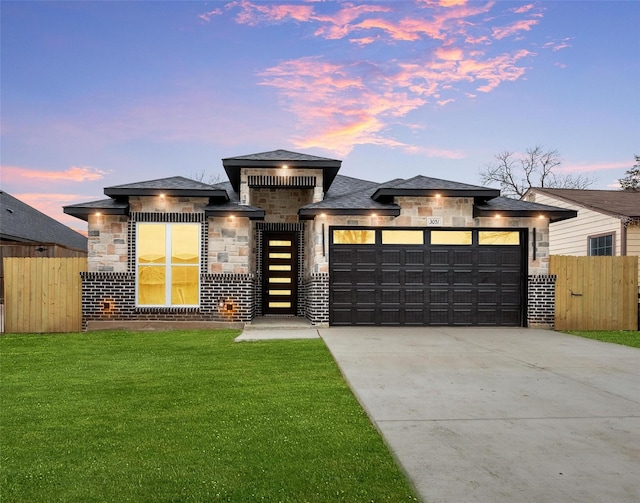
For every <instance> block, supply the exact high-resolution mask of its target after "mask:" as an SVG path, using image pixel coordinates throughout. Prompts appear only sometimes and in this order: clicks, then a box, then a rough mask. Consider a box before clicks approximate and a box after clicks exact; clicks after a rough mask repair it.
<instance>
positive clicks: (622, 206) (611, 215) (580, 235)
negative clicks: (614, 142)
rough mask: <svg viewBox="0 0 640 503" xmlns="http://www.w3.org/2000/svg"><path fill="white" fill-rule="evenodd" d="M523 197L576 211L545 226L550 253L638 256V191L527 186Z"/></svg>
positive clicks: (639, 227) (639, 224) (639, 231)
mask: <svg viewBox="0 0 640 503" xmlns="http://www.w3.org/2000/svg"><path fill="white" fill-rule="evenodd" d="M523 200H526V201H531V202H535V203H539V204H548V205H552V206H557V207H560V208H567V209H571V210H575V211H577V212H578V216H577V217H576V218H571V219H568V220H563V221H560V222H554V223H551V224H550V225H549V254H550V255H617V256H627V255H628V256H633V255H635V256H639V257H640V192H633V191H622V190H580V189H547V188H531V189H529V190H528V191H527V193H526V194H525V195H524V196H523ZM639 283H640V278H639Z"/></svg>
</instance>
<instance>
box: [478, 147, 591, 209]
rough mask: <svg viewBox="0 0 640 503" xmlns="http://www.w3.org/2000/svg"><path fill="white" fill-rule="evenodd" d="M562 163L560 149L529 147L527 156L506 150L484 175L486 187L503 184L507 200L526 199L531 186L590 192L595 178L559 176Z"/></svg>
mask: <svg viewBox="0 0 640 503" xmlns="http://www.w3.org/2000/svg"><path fill="white" fill-rule="evenodd" d="M561 164H562V159H561V157H560V153H559V152H558V151H557V150H556V149H552V150H551V149H550V150H545V149H544V148H543V147H542V145H536V146H535V147H532V148H528V149H527V150H525V151H524V153H516V152H510V151H507V150H505V151H504V152H501V153H499V154H497V155H496V156H495V162H493V163H491V164H487V165H486V166H485V167H484V169H483V170H482V171H481V172H480V181H481V183H482V185H499V186H500V192H501V194H502V195H503V196H507V197H518V198H520V197H522V196H523V195H524V194H525V192H527V190H529V188H531V187H547V188H562V189H586V188H588V187H590V186H591V185H593V183H594V182H595V180H594V179H591V178H589V177H587V176H583V175H577V176H575V175H559V174H557V173H556V172H555V171H554V170H556V168H558V167H559V166H560V165H561Z"/></svg>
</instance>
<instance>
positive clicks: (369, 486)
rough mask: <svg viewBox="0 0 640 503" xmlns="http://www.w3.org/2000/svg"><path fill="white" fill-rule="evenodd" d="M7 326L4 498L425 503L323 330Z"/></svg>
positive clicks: (0, 469) (1, 450)
mask: <svg viewBox="0 0 640 503" xmlns="http://www.w3.org/2000/svg"><path fill="white" fill-rule="evenodd" d="M237 333H238V332H237V331H231V330H226V331H211V332H204V331H174V332H153V333H148V332H147V333H129V332H94V333H83V334H60V335H44V336H43V335H5V336H2V337H0V365H1V367H0V372H1V375H0V378H1V379H0V386H1V388H0V428H1V429H0V435H1V437H0V438H1V445H0V463H1V465H0V475H1V477H0V483H1V493H0V501H2V502H3V503H8V502H18V501H20V502H29V503H37V502H47V501H51V502H83V503H88V502H109V501H113V502H116V501H117V502H126V501H135V502H145V501H147V502H154V503H155V502H206V501H233V502H243V503H245V502H255V501H269V502H271V501H273V502H278V501H282V502H296V503H302V502H332V501H344V502H374V501H375V502H378V501H380V502H382V501H388V502H394V503H398V502H403V501H417V499H416V497H415V493H414V491H413V490H412V488H411V487H410V485H409V483H408V482H407V481H406V478H405V477H404V475H403V473H402V472H401V470H400V469H399V468H398V467H397V465H396V464H395V462H394V460H393V458H392V456H391V455H390V453H389V451H388V449H387V448H386V446H385V445H384V443H383V441H382V439H381V438H380V436H379V434H378V433H377V431H376V430H375V428H374V427H373V426H372V425H371V423H370V422H369V420H368V418H367V416H366V414H365V413H364V412H363V411H362V409H361V408H360V406H359V404H358V403H357V401H356V400H355V399H354V397H353V395H352V394H351V392H350V390H349V389H348V387H347V386H346V384H345V382H344V380H343V378H342V376H341V375H340V372H339V370H338V368H337V366H336V365H335V363H334V362H333V359H332V358H331V355H330V354H329V352H328V350H327V349H326V347H325V346H324V344H323V342H322V341H321V340H297V341H291V340H289V341H273V342H255V343H241V344H240V343H234V342H233V338H234V337H235V336H236V335H237Z"/></svg>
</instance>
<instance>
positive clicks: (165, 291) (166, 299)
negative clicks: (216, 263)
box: [136, 223, 200, 306]
mask: <svg viewBox="0 0 640 503" xmlns="http://www.w3.org/2000/svg"><path fill="white" fill-rule="evenodd" d="M137 231H138V232H137V240H136V242H137V251H136V273H137V274H136V278H137V285H136V286H137V289H136V290H137V303H138V305H139V306H197V305H198V303H199V292H200V224H165V223H138V229H137Z"/></svg>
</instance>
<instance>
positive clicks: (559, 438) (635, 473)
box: [319, 327, 640, 503]
mask: <svg viewBox="0 0 640 503" xmlns="http://www.w3.org/2000/svg"><path fill="white" fill-rule="evenodd" d="M319 331H320V335H321V336H322V337H323V339H324V340H325V342H326V344H327V346H328V347H329V349H330V351H331V353H332V354H333V356H334V358H335V359H336V361H337V362H338V365H339V366H340V368H341V370H342V372H343V374H344V375H345V377H346V379H347V380H348V382H349V384H350V386H351V387H352V389H353V391H354V392H355V394H356V395H357V397H358V399H359V400H360V402H361V403H362V405H363V406H364V408H365V409H366V410H367V412H368V414H369V415H370V417H371V419H372V420H373V422H374V423H375V425H376V426H377V428H378V429H379V430H380V431H381V433H382V434H383V436H384V438H385V439H386V441H387V443H388V445H389V446H390V448H391V449H392V451H393V452H394V454H395V455H396V457H397V459H398V460H399V462H400V464H401V465H402V466H403V467H404V469H405V470H406V472H407V473H408V475H409V477H410V478H411V480H412V481H413V483H414V485H415V487H416V489H417V490H418V492H419V494H420V495H421V496H422V498H423V499H424V500H425V501H428V502H429V503H442V502H449V503H464V502H482V503H500V502H505V503H506V502H508V503H514V502H515V503H520V502H532V503H545V502H549V503H552V502H553V503H563V502H580V503H587V502H593V503H602V502H616V503H623V502H624V503H627V502H628V503H631V502H638V501H640V350H638V349H634V348H628V347H625V346H618V345H613V344H606V343H601V342H596V341H591V340H588V339H583V338H580V337H573V336H568V335H563V334H559V333H555V332H551V331H545V330H533V329H483V328H481V329H477V328H461V329H457V328H442V329H441V328H402V329H394V328H349V329H340V328H335V327H332V328H329V329H320V330H319Z"/></svg>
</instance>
